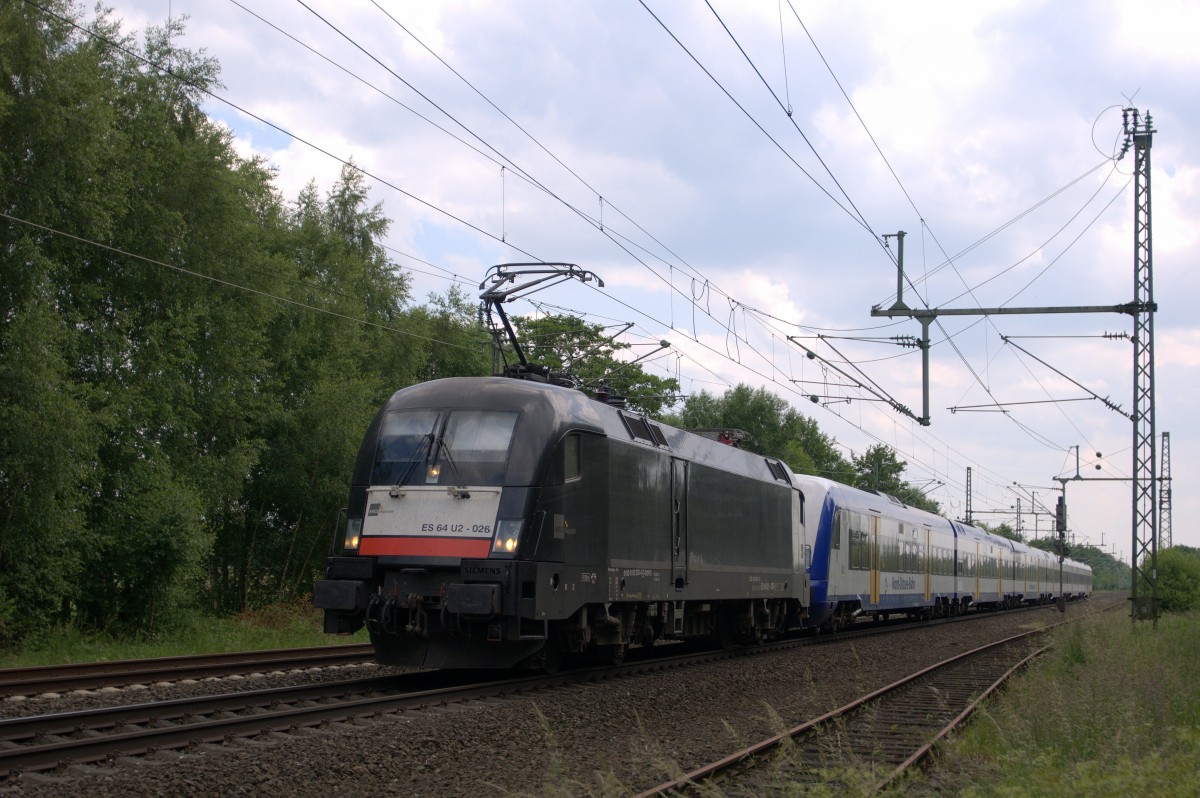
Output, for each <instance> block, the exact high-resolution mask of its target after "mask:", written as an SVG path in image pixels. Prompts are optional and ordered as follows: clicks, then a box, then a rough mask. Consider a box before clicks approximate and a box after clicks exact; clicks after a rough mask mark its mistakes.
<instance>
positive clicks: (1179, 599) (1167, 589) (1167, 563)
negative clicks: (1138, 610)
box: [1158, 546, 1200, 612]
mask: <svg viewBox="0 0 1200 798" xmlns="http://www.w3.org/2000/svg"><path fill="white" fill-rule="evenodd" d="M1158 606H1159V609H1161V610H1162V611H1163V612H1186V611H1188V610H1196V609H1200V549H1194V548H1191V547H1190V546H1173V547H1171V548H1169V549H1160V550H1159V552H1158Z"/></svg>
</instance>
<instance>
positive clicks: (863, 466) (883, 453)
mask: <svg viewBox="0 0 1200 798" xmlns="http://www.w3.org/2000/svg"><path fill="white" fill-rule="evenodd" d="M853 466H854V483H853V484H854V485H855V487H858V488H862V489H863V490H877V491H880V492H882V493H888V494H891V495H892V496H895V497H896V498H897V499H899V500H900V501H902V502H904V503H905V504H908V505H912V506H913V507H919V508H920V509H922V510H928V511H929V512H931V513H937V514H939V515H940V514H941V512H942V510H941V506H940V505H939V504H938V503H937V502H935V501H933V500H932V499H929V498H927V497H926V496H924V495H923V494H922V493H921V491H920V490H918V489H917V488H915V487H913V486H912V485H910V484H909V483H907V482H905V481H904V479H903V477H904V470H905V469H906V468H907V467H908V463H906V462H905V461H903V460H901V459H900V458H899V457H897V456H896V451H895V450H894V449H892V448H891V447H890V446H886V445H884V444H882V443H877V444H875V445H874V446H871V447H870V448H868V449H867V450H866V451H865V452H863V454H862V455H859V456H855V457H854V458H853Z"/></svg>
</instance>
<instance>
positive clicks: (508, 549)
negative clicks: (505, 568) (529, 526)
mask: <svg viewBox="0 0 1200 798" xmlns="http://www.w3.org/2000/svg"><path fill="white" fill-rule="evenodd" d="M524 526H525V521H524V519H520V518H516V519H510V520H506V521H498V522H497V523H496V535H495V537H494V538H493V539H492V554H493V555H499V556H509V557H511V556H512V555H514V554H516V553H517V544H518V543H519V542H520V540H521V528H522V527H524Z"/></svg>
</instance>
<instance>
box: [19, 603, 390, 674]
mask: <svg viewBox="0 0 1200 798" xmlns="http://www.w3.org/2000/svg"><path fill="white" fill-rule="evenodd" d="M366 641H367V636H366V632H365V631H360V632H359V633H358V634H355V635H351V636H349V637H346V636H337V635H326V634H324V633H323V632H322V631H321V611H320V610H316V609H313V607H312V605H311V604H310V603H309V602H308V599H304V600H302V601H298V602H295V603H293V604H285V605H278V606H273V607H267V608H264V609H261V610H254V611H251V612H245V613H242V614H241V615H237V616H232V617H227V618H217V617H212V616H205V615H200V614H196V615H193V616H190V617H187V618H183V619H180V620H179V621H178V622H177V623H176V624H175V625H174V626H173V627H172V628H171V629H169V630H164V631H161V632H158V633H156V634H154V635H153V636H150V637H140V636H139V637H137V638H128V637H120V636H114V635H110V634H104V633H101V632H85V631H80V630H79V629H75V628H73V627H63V628H58V629H52V630H47V632H46V633H45V634H44V635H41V637H40V639H39V640H38V641H37V642H36V643H32V644H29V645H27V646H26V647H24V648H22V649H21V650H18V651H7V652H3V653H0V668H19V667H29V666H32V665H54V664H58V663H66V662H94V661H105V660H119V659H140V658H143V657H171V656H179V655H188V654H208V653H214V652H227V651H256V650H260V649H272V648H300V647H303V646H328V645H339V644H342V643H364V642H366Z"/></svg>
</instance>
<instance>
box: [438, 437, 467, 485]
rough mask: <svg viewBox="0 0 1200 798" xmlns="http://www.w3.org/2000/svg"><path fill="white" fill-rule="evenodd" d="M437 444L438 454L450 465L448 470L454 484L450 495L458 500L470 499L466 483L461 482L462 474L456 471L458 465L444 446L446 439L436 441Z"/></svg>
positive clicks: (447, 447) (448, 449) (448, 448)
mask: <svg viewBox="0 0 1200 798" xmlns="http://www.w3.org/2000/svg"><path fill="white" fill-rule="evenodd" d="M438 443H439V444H441V448H440V450H439V454H443V455H445V456H446V462H447V463H449V464H450V470H451V471H452V472H453V474H454V483H455V484H454V488H452V489H451V493H453V494H454V496H455V498H458V499H469V498H471V492H470V491H468V490H467V483H466V482H465V481H464V480H463V478H462V473H461V472H459V470H458V463H456V462H454V457H453V456H452V455H451V454H450V447H449V446H447V445H446V439H445V438H441V439H439V440H438Z"/></svg>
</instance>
